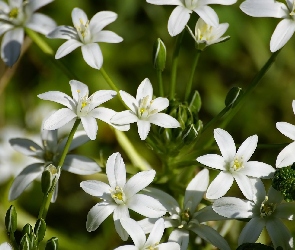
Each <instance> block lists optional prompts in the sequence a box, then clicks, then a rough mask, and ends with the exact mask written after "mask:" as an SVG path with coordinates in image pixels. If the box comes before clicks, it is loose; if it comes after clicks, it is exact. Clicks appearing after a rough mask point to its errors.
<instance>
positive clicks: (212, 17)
mask: <svg viewBox="0 0 295 250" xmlns="http://www.w3.org/2000/svg"><path fill="white" fill-rule="evenodd" d="M194 12H196V13H197V14H198V15H199V16H200V18H202V19H203V20H204V22H205V23H207V24H208V25H210V26H213V27H217V26H218V24H219V19H218V16H217V14H216V12H215V11H214V10H213V9H212V8H211V7H209V6H207V5H204V6H200V7H197V8H196V9H194Z"/></svg>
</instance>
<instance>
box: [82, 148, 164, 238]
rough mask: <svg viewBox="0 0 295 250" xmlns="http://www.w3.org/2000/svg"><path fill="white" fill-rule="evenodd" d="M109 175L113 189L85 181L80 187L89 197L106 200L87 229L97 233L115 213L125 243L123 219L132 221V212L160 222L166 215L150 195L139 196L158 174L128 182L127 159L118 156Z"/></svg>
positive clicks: (108, 167)
mask: <svg viewBox="0 0 295 250" xmlns="http://www.w3.org/2000/svg"><path fill="white" fill-rule="evenodd" d="M106 174H107V177H108V181H109V185H108V184H106V183H104V182H101V181H96V180H90V181H82V182H81V184H80V186H81V188H83V190H84V191H85V192H86V193H88V194H90V195H92V196H95V197H99V198H101V199H103V201H102V202H100V203H97V204H96V205H95V206H94V207H92V208H91V209H90V211H89V213H88V215H87V222H86V228H87V230H88V231H89V232H91V231H94V230H96V229H97V228H98V227H99V225H100V224H101V223H102V222H103V221H104V220H105V219H106V218H107V217H108V216H109V215H110V214H111V213H114V214H113V218H114V222H115V228H116V231H117V232H118V234H119V235H120V237H121V238H122V239H123V240H127V238H128V234H127V232H126V231H125V230H124V228H123V227H122V225H121V222H120V219H121V218H125V217H129V211H128V209H131V210H133V211H135V212H137V213H139V214H141V215H143V216H147V217H150V218H158V217H160V216H162V215H164V214H165V213H166V209H165V208H164V207H163V206H162V204H161V203H160V202H158V201H157V200H155V199H154V198H152V197H149V196H147V195H143V194H138V192H139V191H140V190H142V189H144V188H145V187H146V186H148V185H149V184H150V183H151V182H152V181H153V179H154V177H155V174H156V172H155V170H147V171H142V172H139V173H137V174H136V175H134V176H133V177H131V178H130V179H129V180H128V181H127V182H126V169H125V164H124V162H123V159H122V157H121V155H120V154H119V153H114V154H112V155H111V156H110V157H109V159H108V161H107V164H106Z"/></svg>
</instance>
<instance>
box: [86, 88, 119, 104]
mask: <svg viewBox="0 0 295 250" xmlns="http://www.w3.org/2000/svg"><path fill="white" fill-rule="evenodd" d="M116 95H117V92H116V91H114V90H99V91H96V92H94V93H93V94H92V95H91V96H90V97H89V98H90V99H92V102H91V106H92V107H97V106H99V105H101V104H103V103H105V102H107V101H109V100H111V99H112V98H114V97H115V96H116Z"/></svg>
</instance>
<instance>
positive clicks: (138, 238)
mask: <svg viewBox="0 0 295 250" xmlns="http://www.w3.org/2000/svg"><path fill="white" fill-rule="evenodd" d="M120 222H121V224H122V226H123V228H124V229H125V230H126V232H127V233H128V234H129V235H130V237H131V239H132V240H133V243H134V246H133V245H127V246H121V247H117V248H116V249H115V250H130V249H132V250H149V249H150V250H153V249H157V250H168V249H169V250H180V246H179V245H178V244H177V243H175V242H167V243H160V240H161V238H162V236H163V233H164V229H165V225H164V219H162V218H160V219H158V220H157V221H156V223H155V225H154V227H153V229H152V231H151V233H150V235H149V237H148V238H147V239H146V236H145V233H144V231H143V229H142V228H141V227H140V226H139V224H138V223H137V222H136V221H135V220H133V219H131V218H122V219H120Z"/></svg>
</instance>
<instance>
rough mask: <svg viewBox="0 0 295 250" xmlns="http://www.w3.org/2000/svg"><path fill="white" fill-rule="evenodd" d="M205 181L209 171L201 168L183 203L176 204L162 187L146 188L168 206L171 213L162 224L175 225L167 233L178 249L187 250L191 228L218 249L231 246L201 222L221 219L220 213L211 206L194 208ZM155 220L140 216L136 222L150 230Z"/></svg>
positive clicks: (205, 184)
mask: <svg viewBox="0 0 295 250" xmlns="http://www.w3.org/2000/svg"><path fill="white" fill-rule="evenodd" d="M208 184H209V171H208V169H203V170H202V171H200V172H199V173H198V174H197V175H196V176H195V177H194V178H193V179H192V180H191V181H190V183H189V184H188V186H187V188H186V190H185V196H184V202H183V206H179V204H178V202H177V201H176V200H175V199H174V198H173V197H172V196H170V195H168V194H167V193H165V192H163V191H161V190H158V189H155V188H147V189H146V193H147V194H148V195H150V196H151V197H154V198H155V199H157V200H159V201H160V202H161V203H162V204H163V205H164V207H165V208H166V209H167V212H169V214H170V216H169V217H164V219H165V227H166V228H169V227H173V228H175V229H174V230H173V231H172V233H171V234H170V236H169V241H172V242H177V243H178V244H179V245H180V249H181V250H186V249H187V247H188V242H189V233H190V231H191V232H194V233H195V234H197V235H198V236H199V237H201V238H203V239H204V240H206V241H208V242H210V243H211V244H212V245H214V246H216V247H217V248H219V249H222V250H227V249H228V250H229V249H230V247H229V245H228V243H227V242H226V241H225V239H223V238H222V237H221V236H220V235H219V234H218V233H217V232H216V231H215V230H214V229H212V228H211V227H209V226H207V225H204V224H201V223H203V222H206V221H213V220H220V219H221V220H222V219H223V217H222V216H220V215H218V214H216V213H215V212H214V211H213V210H212V207H211V206H207V207H205V208H203V209H201V210H199V211H196V209H197V206H198V205H199V203H200V201H201V200H202V198H203V195H204V193H205V192H206V189H207V187H208ZM181 207H182V208H181ZM154 222H155V220H153V219H143V220H141V221H139V225H140V226H141V227H142V228H143V229H144V231H145V232H146V233H148V232H150V231H151V228H152V226H153V223H154Z"/></svg>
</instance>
